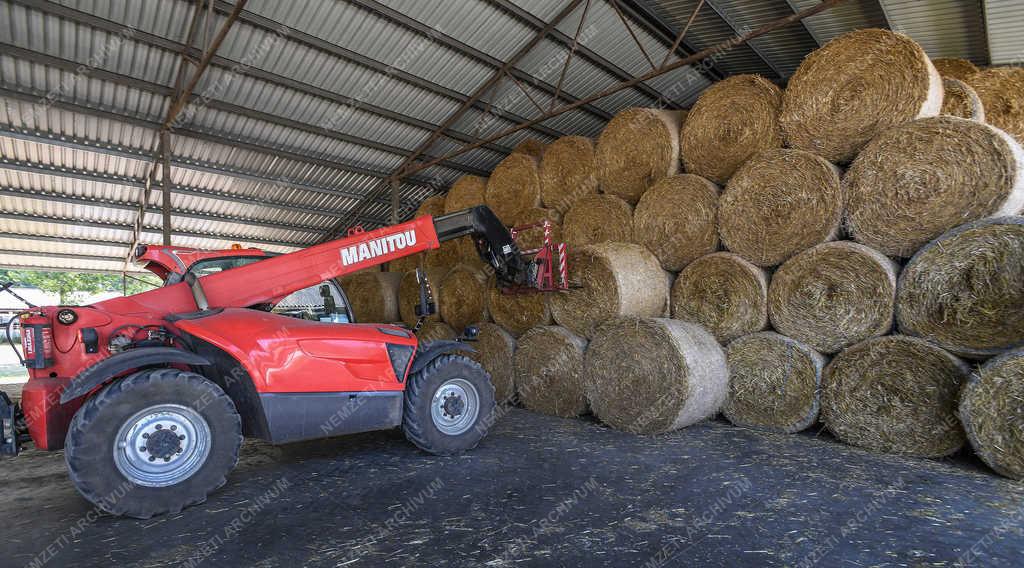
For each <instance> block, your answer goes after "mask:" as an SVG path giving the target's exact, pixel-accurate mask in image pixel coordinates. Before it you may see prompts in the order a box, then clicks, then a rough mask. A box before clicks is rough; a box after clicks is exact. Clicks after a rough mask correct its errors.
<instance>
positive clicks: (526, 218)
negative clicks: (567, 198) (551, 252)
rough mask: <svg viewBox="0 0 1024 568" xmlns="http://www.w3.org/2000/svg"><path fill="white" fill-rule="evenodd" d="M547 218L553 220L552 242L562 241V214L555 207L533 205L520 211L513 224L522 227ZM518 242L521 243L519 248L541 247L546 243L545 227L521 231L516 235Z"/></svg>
mask: <svg viewBox="0 0 1024 568" xmlns="http://www.w3.org/2000/svg"><path fill="white" fill-rule="evenodd" d="M545 220H547V221H550V222H551V244H557V243H560V242H562V216H561V215H559V213H558V211H556V210H554V209H544V208H542V207H531V208H529V209H527V210H525V211H523V212H522V213H520V214H519V216H517V217H516V218H515V220H514V223H513V225H515V226H516V227H522V226H526V225H532V224H533V223H539V222H541V221H545ZM516 243H517V244H518V245H519V250H530V249H535V248H540V247H541V246H543V244H544V228H543V227H537V228H534V229H528V230H526V231H523V232H521V233H519V235H517V236H516Z"/></svg>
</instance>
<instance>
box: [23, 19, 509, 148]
mask: <svg viewBox="0 0 1024 568" xmlns="http://www.w3.org/2000/svg"><path fill="white" fill-rule="evenodd" d="M11 1H12V2H16V3H18V4H22V5H24V6H28V7H30V8H34V9H37V10H40V11H43V12H46V13H49V14H52V15H54V16H58V17H60V18H63V19H65V20H68V21H71V22H75V23H77V24H82V25H85V26H89V27H93V28H96V29H99V30H103V31H105V32H108V33H114V34H117V33H120V32H122V31H123V30H124V29H125V26H123V25H121V24H118V23H117V22H113V21H110V20H107V19H104V18H100V17H99V16H95V15H93V14H89V13H87V12H82V11H80V10H75V9H74V8H70V7H67V6H64V5H54V4H52V3H50V2H46V1H44V0H11ZM130 41H134V42H138V43H140V44H142V45H147V46H150V47H156V48H159V49H163V50H165V51H170V52H174V53H182V52H184V53H187V54H189V55H190V56H192V57H197V56H198V55H199V54H200V52H199V50H198V49H196V48H192V47H189V46H186V45H185V44H183V43H179V42H176V41H173V40H170V39H167V38H164V37H161V36H158V35H154V34H150V33H147V32H144V31H142V30H135V31H134V33H133V34H132V37H131V39H130ZM210 64H211V65H213V66H214V67H218V68H221V69H226V70H229V71H231V72H234V73H238V74H240V75H248V76H250V77H253V78H255V79H259V80H261V81H266V82H268V83H272V84H275V85H279V86H282V87H285V88H288V89H291V90H293V91H297V92H299V93H303V94H306V95H310V96H313V97H317V98H321V99H325V100H329V101H331V102H333V103H337V104H339V105H343V106H347V107H352V108H356V109H359V110H364V111H366V112H368V113H370V114H376V115H379V116H382V117H385V118H389V119H391V120H395V121H398V122H401V123H403V124H408V125H409V126H414V127H417V128H422V129H424V130H427V131H431V130H434V129H435V128H437V125H436V124H433V123H431V122H427V121H425V120H421V119H419V118H416V117H413V116H409V115H406V114H403V113H400V112H397V111H394V110H390V109H387V108H384V107H380V106H376V105H374V104H372V103H369V102H365V101H359V100H357V99H355V98H353V97H349V96H345V95H342V94H340V93H335V92H333V91H329V90H327V89H322V88H320V87H317V86H315V85H310V84H308V83H302V82H300V81H296V80H295V79H292V78H290V77H285V76H283V75H277V74H275V73H271V72H270V71H266V70H264V69H260V68H258V67H253V66H251V65H246V64H244V63H240V62H238V61H234V60H231V59H228V58H226V57H223V56H220V55H214V56H213V59H211V61H210ZM444 135H445V136H447V137H449V138H451V139H453V140H456V141H458V142H471V141H474V140H475V138H473V137H472V136H469V135H467V134H464V133H462V132H458V131H455V130H446V131H445V132H444ZM484 147H485V148H487V149H488V150H491V151H493V152H498V153H502V154H508V153H509V152H511V151H512V149H511V148H509V147H506V146H503V145H500V144H489V145H487V146H484Z"/></svg>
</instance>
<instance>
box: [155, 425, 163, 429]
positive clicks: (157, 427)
mask: <svg viewBox="0 0 1024 568" xmlns="http://www.w3.org/2000/svg"><path fill="white" fill-rule="evenodd" d="M163 427H164V425H163V424H157V425H156V429H157V430H160V429H162V428H163Z"/></svg>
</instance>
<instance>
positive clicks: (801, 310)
mask: <svg viewBox="0 0 1024 568" xmlns="http://www.w3.org/2000/svg"><path fill="white" fill-rule="evenodd" d="M897 270H898V268H897V266H896V264H895V263H894V262H893V261H891V260H889V258H887V257H886V256H884V255H882V254H880V253H878V252H877V251H874V250H872V249H870V248H868V247H866V246H864V245H861V244H857V243H851V242H848V241H839V242H832V243H824V244H821V245H818V246H816V247H814V248H811V249H809V250H806V251H804V252H802V253H800V254H798V255H796V256H794V257H793V258H791V259H789V260H788V261H786V263H785V264H783V265H782V266H781V267H779V269H778V270H777V271H776V272H775V274H774V275H773V277H772V283H771V286H770V287H769V289H768V314H769V317H770V318H771V322H772V326H774V327H775V329H776V330H778V331H779V332H780V333H783V334H785V335H787V336H789V337H792V338H793V339H796V340H798V341H802V342H804V343H806V344H808V345H810V346H811V347H813V348H814V349H817V350H818V351H821V352H822V353H836V352H837V351H840V350H842V349H845V348H847V347H849V346H851V345H853V344H855V343H859V342H861V341H863V340H865V339H868V338H871V337H876V336H880V335H885V334H886V333H889V330H891V329H892V322H893V310H894V304H895V301H896V273H897Z"/></svg>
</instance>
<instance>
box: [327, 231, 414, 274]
mask: <svg viewBox="0 0 1024 568" xmlns="http://www.w3.org/2000/svg"><path fill="white" fill-rule="evenodd" d="M414 244H416V231H405V232H404V233H398V234H397V235H388V236H386V237H381V238H379V239H374V240H372V241H370V242H366V243H362V244H358V245H352V246H350V247H347V248H343V249H341V265H342V266H348V265H350V264H355V263H357V262H362V261H364V260H368V259H371V258H376V257H378V256H380V255H382V254H389V253H392V252H395V251H399V250H402V249H404V248H406V247H411V246H412V245H414Z"/></svg>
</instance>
